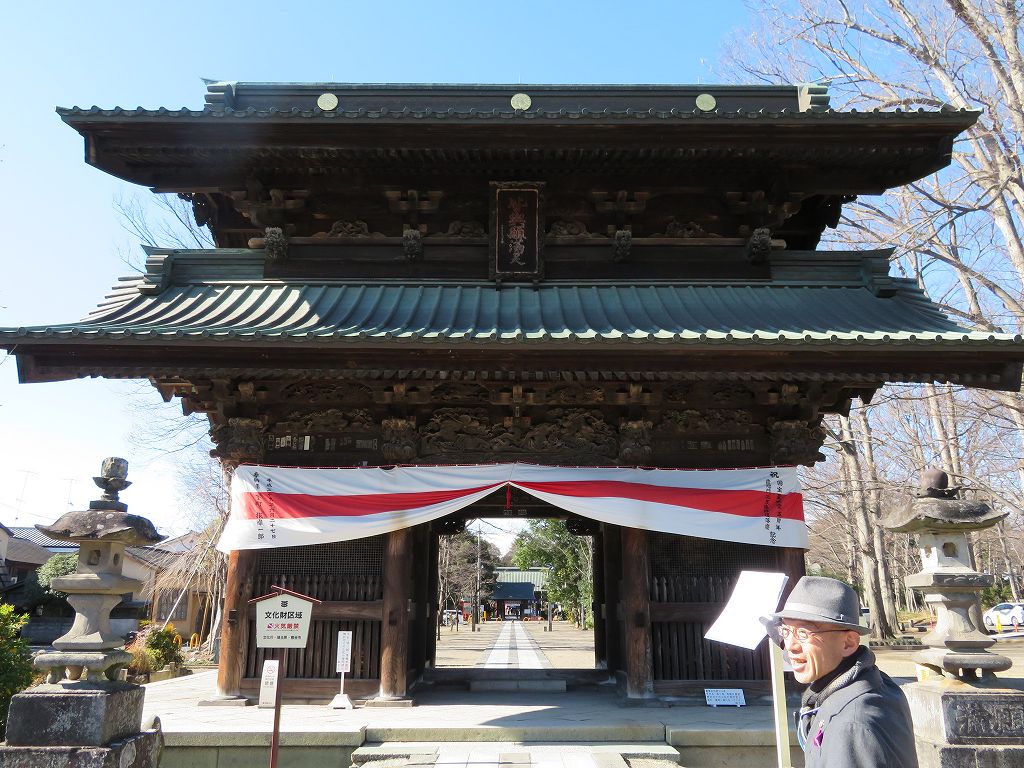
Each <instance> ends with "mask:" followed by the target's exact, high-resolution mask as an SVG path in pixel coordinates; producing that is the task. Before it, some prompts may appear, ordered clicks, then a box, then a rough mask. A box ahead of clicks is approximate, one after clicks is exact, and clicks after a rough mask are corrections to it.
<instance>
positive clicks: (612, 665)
mask: <svg viewBox="0 0 1024 768" xmlns="http://www.w3.org/2000/svg"><path fill="white" fill-rule="evenodd" d="M601 528H602V538H603V539H604V548H603V551H602V553H601V556H602V559H603V560H604V596H603V599H604V625H605V626H604V628H605V657H606V658H607V660H608V671H609V672H611V673H612V674H614V673H615V672H617V671H619V670H623V671H624V670H625V668H626V666H625V664H624V663H623V661H622V649H621V648H620V645H621V643H620V642H619V634H620V628H619V622H620V621H621V620H622V616H620V615H619V582H620V581H621V580H622V557H621V554H622V536H621V529H620V528H619V526H617V525H608V524H605V525H603V526H601Z"/></svg>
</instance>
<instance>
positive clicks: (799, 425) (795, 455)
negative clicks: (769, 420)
mask: <svg viewBox="0 0 1024 768" xmlns="http://www.w3.org/2000/svg"><path fill="white" fill-rule="evenodd" d="M769 430H770V433H771V454H772V461H773V462H775V463H776V464H803V465H805V466H811V465H812V464H814V463H815V462H818V461H823V460H824V459H825V457H824V455H823V454H822V453H821V452H820V451H819V450H818V449H819V448H821V444H822V442H823V440H824V438H825V433H824V432H823V431H822V429H821V427H818V426H811V425H809V424H808V423H807V422H806V421H797V420H783V421H776V422H774V423H773V424H771V425H770V427H769Z"/></svg>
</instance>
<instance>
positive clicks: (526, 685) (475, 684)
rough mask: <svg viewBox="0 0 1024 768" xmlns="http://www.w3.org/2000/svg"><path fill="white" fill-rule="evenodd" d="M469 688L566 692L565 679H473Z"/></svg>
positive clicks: (472, 690) (479, 690)
mask: <svg viewBox="0 0 1024 768" xmlns="http://www.w3.org/2000/svg"><path fill="white" fill-rule="evenodd" d="M469 690H470V691H471V692H472V693H479V692H481V691H543V692H545V693H565V690H566V685H565V680H471V681H470V682H469Z"/></svg>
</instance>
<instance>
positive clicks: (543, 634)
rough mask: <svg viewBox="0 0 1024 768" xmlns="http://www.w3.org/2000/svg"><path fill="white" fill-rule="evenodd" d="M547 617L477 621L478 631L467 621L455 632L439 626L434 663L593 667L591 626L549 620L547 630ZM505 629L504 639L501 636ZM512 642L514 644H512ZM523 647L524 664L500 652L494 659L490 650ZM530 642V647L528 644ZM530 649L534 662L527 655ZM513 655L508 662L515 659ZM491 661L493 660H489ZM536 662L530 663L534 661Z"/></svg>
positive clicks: (465, 665) (463, 665) (556, 667)
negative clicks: (536, 619) (550, 622)
mask: <svg viewBox="0 0 1024 768" xmlns="http://www.w3.org/2000/svg"><path fill="white" fill-rule="evenodd" d="M546 628H547V622H546V621H505V622H501V621H498V622H495V621H488V622H484V623H482V624H480V625H479V631H478V632H472V631H471V630H470V627H469V625H468V624H461V625H460V626H459V630H458V631H457V632H456V631H455V630H454V629H453V628H450V627H442V629H441V639H440V640H439V641H438V643H437V666H438V667H439V668H460V667H462V668H468V667H477V668H479V667H487V666H502V667H504V668H506V669H516V668H518V669H527V668H534V669H546V668H548V667H554V668H555V669H593V668H594V633H593V631H592V630H586V629H577V628H576V626H575V625H574V624H572V623H571V622H568V621H555V622H552V631H551V632H547V631H546ZM503 632H505V633H506V635H505V638H507V639H506V640H501V639H500V638H501V637H502V633H503ZM513 644H514V645H513ZM499 645H502V646H507V648H508V650H510V651H511V650H512V649H513V648H515V649H519V648H524V649H526V650H525V651H524V654H523V655H524V657H525V659H526V660H527V662H528V663H527V664H526V665H523V664H519V663H516V664H511V665H510V664H509V663H508V662H502V661H501V660H502V659H503V656H502V654H501V653H500V652H499V654H498V656H496V657H495V658H494V659H493V660H492V659H490V655H491V653H492V652H493V651H494V650H495V649H496V648H497V647H498V646H499ZM528 645H529V647H527V646H528ZM530 649H532V650H533V652H534V654H535V655H536V656H537V659H536V662H534V659H533V657H532V656H530V653H529V650H530ZM516 661H517V659H516V657H515V656H514V655H511V656H510V659H509V662H516ZM492 662H493V663H492ZM535 663H536V664H537V665H539V666H533V665H534V664H535Z"/></svg>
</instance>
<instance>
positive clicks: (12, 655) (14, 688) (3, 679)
mask: <svg viewBox="0 0 1024 768" xmlns="http://www.w3.org/2000/svg"><path fill="white" fill-rule="evenodd" d="M27 623H28V616H27V615H26V614H23V613H20V614H19V613H15V612H14V606H13V605H6V604H0V738H2V737H3V735H4V733H5V732H6V730H7V710H8V709H9V708H10V706H11V697H12V696H13V695H14V694H16V693H17V692H18V691H21V690H23V689H25V688H27V687H28V686H29V684H30V683H31V682H32V672H33V670H32V655H31V653H29V649H28V643H26V642H25V641H24V640H22V639H21V637H19V632H21V628H22V627H24V626H25V624H27Z"/></svg>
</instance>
